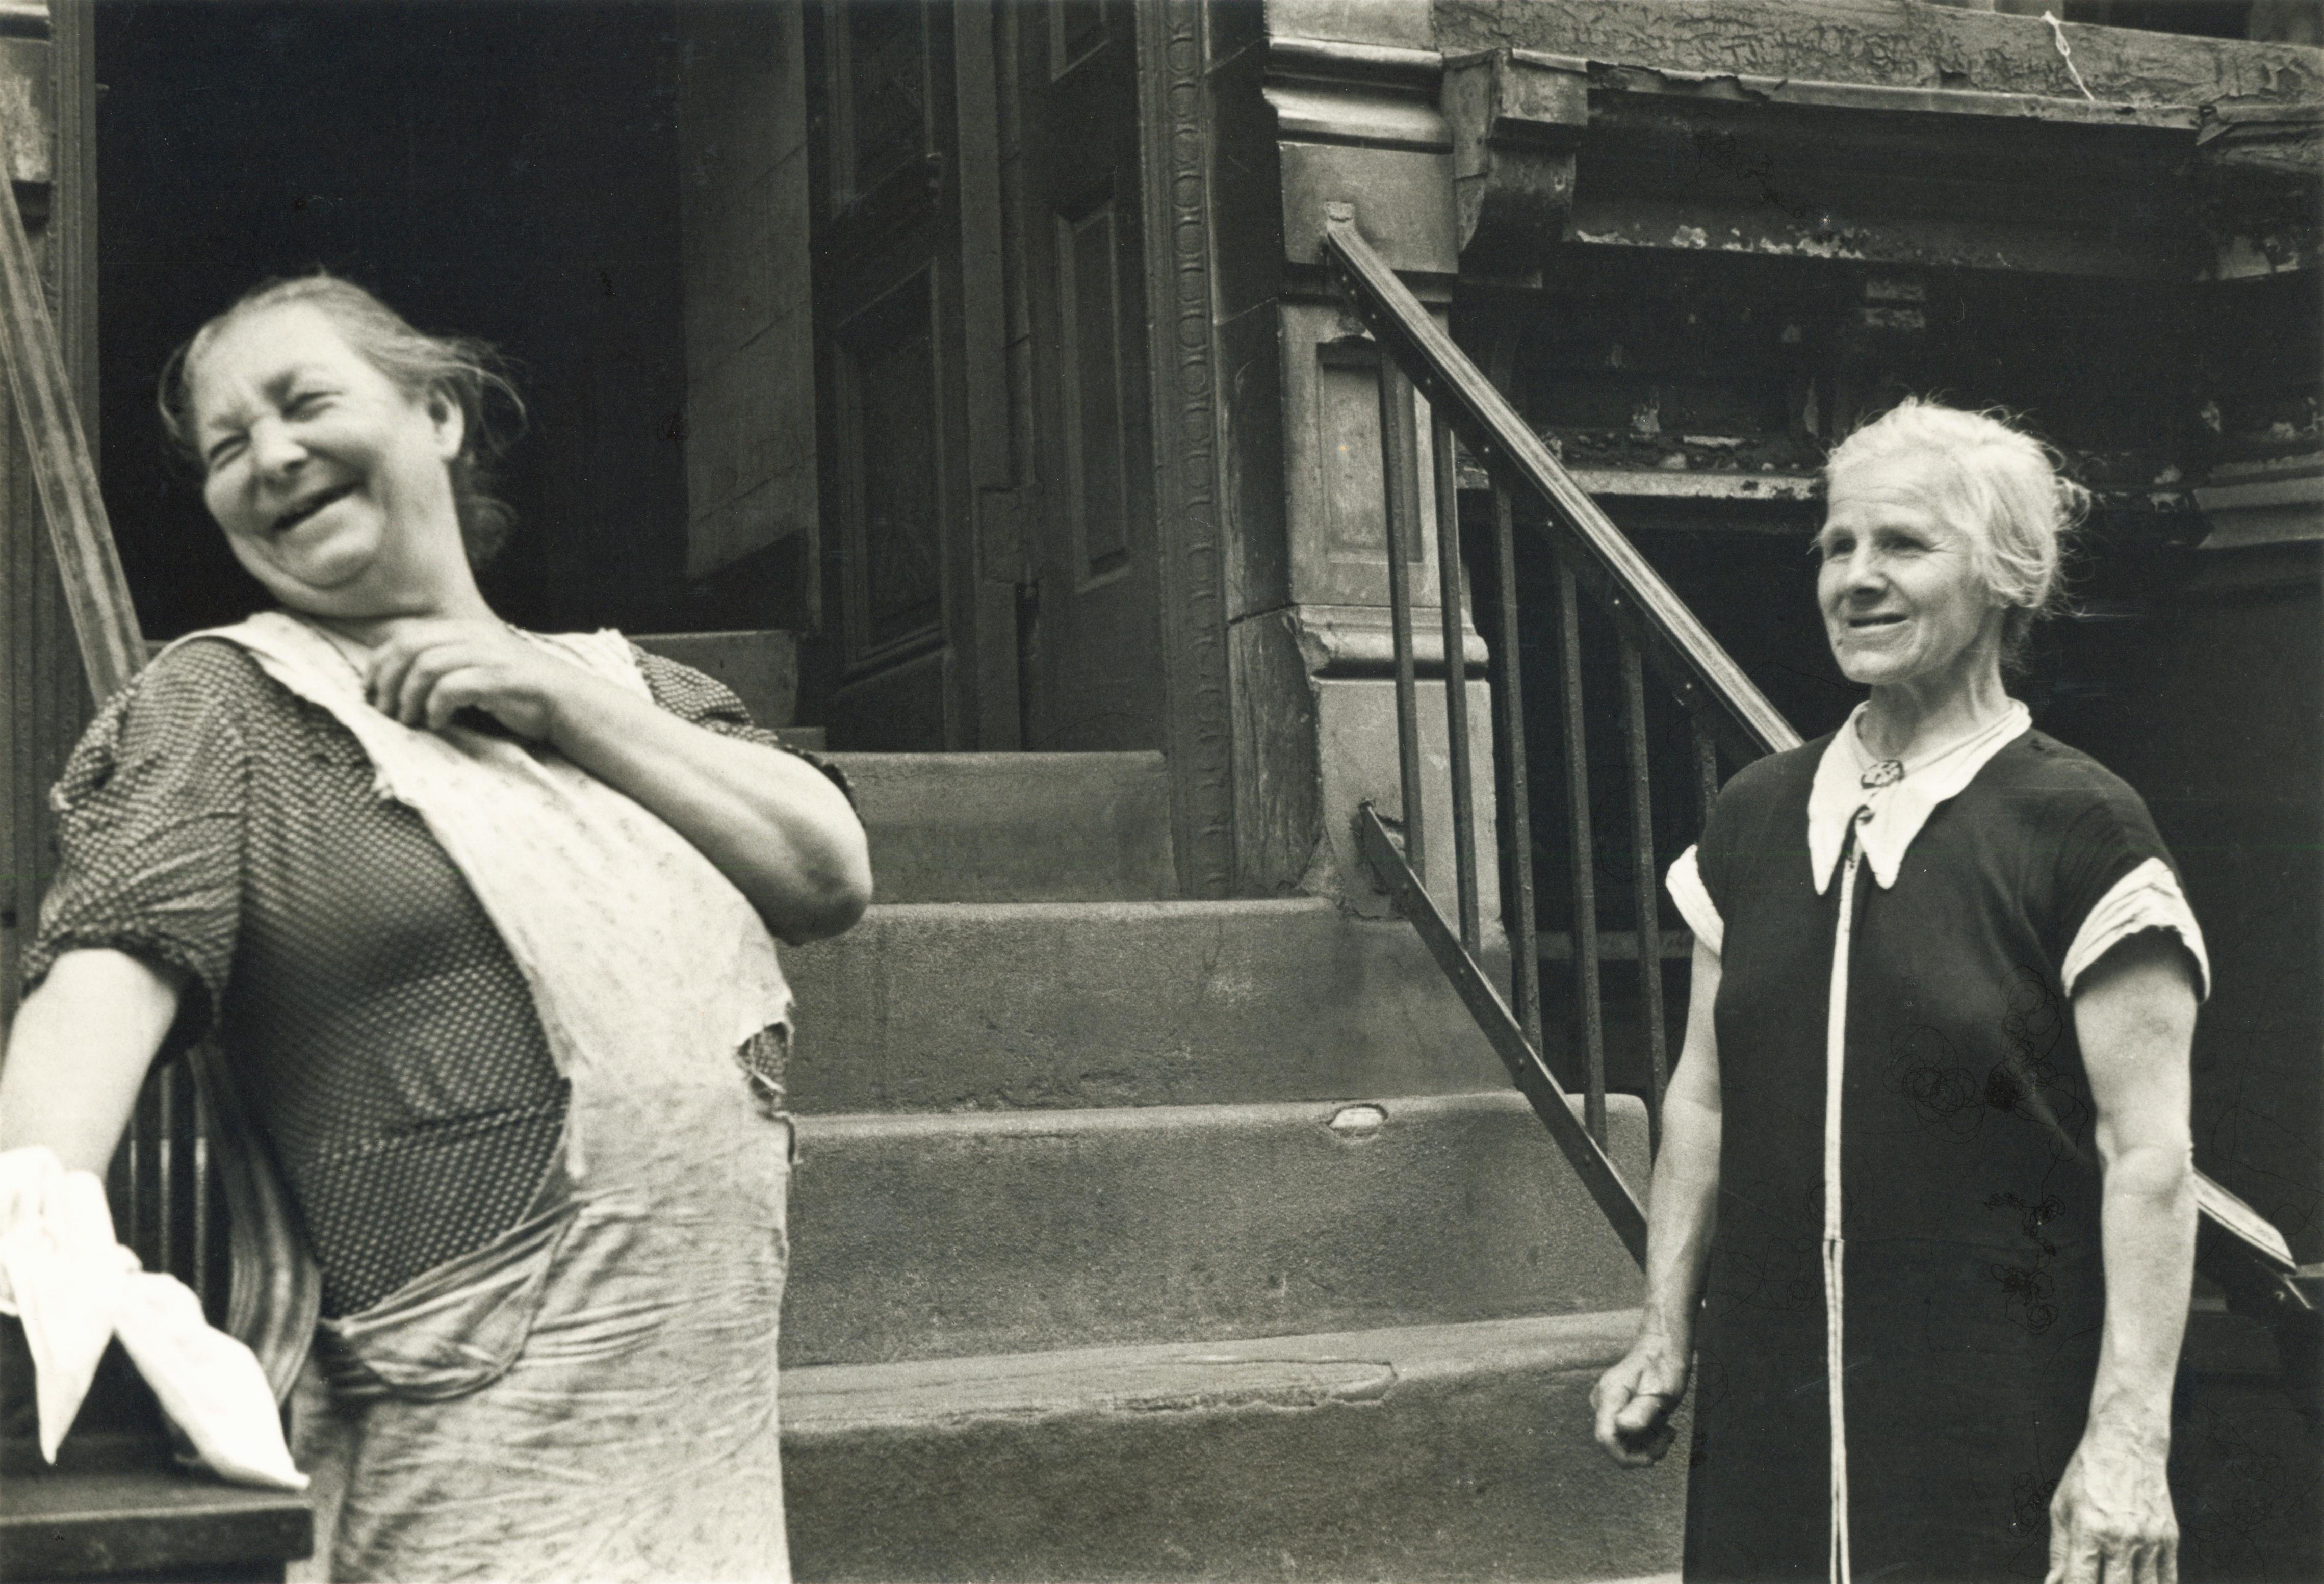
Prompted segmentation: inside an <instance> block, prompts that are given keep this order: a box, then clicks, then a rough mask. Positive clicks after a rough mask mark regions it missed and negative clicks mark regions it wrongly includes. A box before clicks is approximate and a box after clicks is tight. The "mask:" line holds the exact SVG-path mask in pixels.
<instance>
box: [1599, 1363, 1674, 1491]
mask: <svg viewBox="0 0 2324 1584" xmlns="http://www.w3.org/2000/svg"><path fill="white" fill-rule="evenodd" d="M1686 1377H1687V1349H1685V1348H1683V1347H1681V1346H1677V1345H1674V1344H1673V1343H1672V1342H1670V1341H1668V1340H1665V1339H1664V1338H1661V1337H1640V1338H1639V1339H1638V1340H1637V1341H1636V1342H1635V1343H1633V1344H1631V1347H1630V1350H1629V1352H1628V1354H1626V1355H1624V1357H1623V1358H1622V1361H1621V1362H1620V1363H1619V1364H1617V1365H1616V1366H1614V1368H1611V1369H1609V1370H1608V1371H1607V1372H1606V1373H1605V1374H1603V1375H1601V1376H1600V1377H1598V1384H1597V1385H1596V1386H1593V1387H1591V1391H1590V1405H1591V1408H1593V1409H1595V1410H1596V1411H1597V1414H1598V1444H1599V1445H1600V1446H1601V1447H1603V1448H1605V1449H1606V1455H1607V1456H1608V1457H1609V1458H1611V1459H1613V1460H1614V1461H1616V1462H1617V1463H1619V1464H1620V1465H1622V1467H1623V1468H1625V1469H1644V1468H1646V1466H1647V1465H1649V1464H1652V1463H1658V1462H1660V1461H1661V1460H1662V1456H1663V1454H1664V1453H1665V1452H1666V1451H1668V1450H1670V1444H1671V1437H1672V1434H1673V1432H1672V1430H1671V1424H1670V1416H1671V1414H1672V1411H1673V1410H1674V1409H1675V1408H1677V1406H1678V1404H1679V1400H1680V1399H1681V1398H1683V1397H1684V1396H1685V1395H1686Z"/></svg>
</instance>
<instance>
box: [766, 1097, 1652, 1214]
mask: <svg viewBox="0 0 2324 1584" xmlns="http://www.w3.org/2000/svg"><path fill="white" fill-rule="evenodd" d="M1565 1101H1566V1105H1567V1107H1568V1108H1569V1109H1570V1110H1572V1112H1573V1114H1574V1115H1575V1116H1577V1117H1578V1116H1580V1115H1582V1097H1581V1096H1580V1095H1578V1094H1569V1095H1567V1096H1566V1097H1565ZM1606 1103H1607V1105H1609V1107H1614V1108H1625V1107H1627V1108H1629V1109H1632V1110H1639V1111H1643V1110H1645V1108H1646V1102H1645V1101H1643V1100H1640V1099H1639V1098H1638V1097H1637V1095H1634V1094H1609V1095H1608V1096H1607V1097H1606ZM1530 1109H1531V1102H1530V1101H1527V1100H1526V1098H1525V1096H1523V1095H1522V1094H1519V1093H1518V1092H1517V1091H1516V1090H1514V1089H1471V1090H1463V1091H1455V1092H1453V1093H1450V1094H1351V1095H1347V1096H1344V1097H1339V1096H1334V1097H1330V1098H1326V1099H1322V1100H1263V1101H1208V1102H1203V1103H1197V1104H1193V1105H1156V1106H1086V1107H1078V1108H1067V1107H1060V1108H1058V1109H1056V1110H1044V1109H1040V1108H1037V1107H1026V1108H1024V1109H1021V1110H973V1111H972V1110H964V1111H820V1112H818V1111H803V1112H799V1113H797V1114H795V1115H794V1116H793V1117H792V1118H791V1121H792V1123H793V1125H794V1126H795V1127H796V1128H797V1129H798V1144H799V1149H800V1151H801V1152H802V1158H806V1152H807V1151H808V1150H810V1149H812V1148H813V1147H815V1146H816V1145H818V1144H832V1143H853V1142H856V1141H859V1140H864V1139H912V1138H938V1137H942V1138H961V1137H988V1138H998V1137H1019V1138H1022V1137H1054V1136H1056V1135H1060V1134H1068V1133H1070V1134H1075V1135H1079V1136H1082V1137H1088V1136H1091V1135H1095V1134H1104V1133H1136V1132H1148V1131H1155V1132H1167V1131H1171V1130H1175V1129H1176V1128H1180V1127H1182V1126H1184V1125H1185V1124H1187V1123H1190V1122H1192V1123H1209V1124H1213V1125H1216V1126H1219V1127H1231V1128H1249V1129H1250V1130H1251V1131H1253V1132H1263V1131H1266V1130H1268V1129H1269V1128H1279V1127H1281V1126H1282V1125H1284V1124H1286V1123H1292V1124H1296V1123H1300V1122H1313V1123H1314V1124H1315V1125H1316V1126H1317V1127H1320V1128H1330V1129H1332V1130H1333V1132H1335V1133H1337V1134H1339V1135H1340V1136H1341V1137H1343V1138H1346V1139H1349V1140H1351V1141H1360V1140H1361V1139H1363V1138H1364V1137H1367V1136H1368V1135H1370V1134H1374V1133H1377V1132H1378V1131H1379V1129H1380V1128H1383V1127H1386V1126H1388V1125H1389V1124H1391V1123H1402V1122H1405V1121H1407V1120H1409V1121H1425V1120H1427V1119H1432V1118H1438V1117H1451V1116H1457V1115H1460V1114H1462V1113H1466V1112H1474V1111H1480V1110H1483V1111H1502V1110H1530ZM1645 1187H1646V1184H1644V1183H1632V1184H1631V1188H1632V1191H1633V1192H1634V1193H1639V1194H1641V1196H1643V1194H1644V1191H1645ZM1576 1191H1577V1192H1579V1190H1578V1188H1577V1190H1576Z"/></svg>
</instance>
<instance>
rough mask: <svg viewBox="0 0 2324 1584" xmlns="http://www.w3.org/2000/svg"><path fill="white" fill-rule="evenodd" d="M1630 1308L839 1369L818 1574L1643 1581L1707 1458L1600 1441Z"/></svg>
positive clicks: (792, 1380)
mask: <svg viewBox="0 0 2324 1584" xmlns="http://www.w3.org/2000/svg"><path fill="white" fill-rule="evenodd" d="M1636 1326H1637V1312H1635V1311H1613V1312H1595V1313H1589V1314H1572V1315H1556V1316H1548V1317H1540V1316H1532V1317H1523V1318H1517V1319H1508V1320H1495V1321H1485V1322H1471V1323H1466V1324H1444V1325H1417V1326H1408V1327H1397V1328H1387V1329H1380V1330H1373V1331H1340V1332H1329V1333H1321V1334H1308V1335H1303V1336H1283V1337H1271V1338H1268V1339H1265V1340H1256V1341H1242V1342H1207V1341H1206V1342H1180V1343H1168V1344H1160V1345H1149V1346H1142V1347H1122V1348H1084V1349H1067V1350H1062V1351H1056V1352H1047V1353H1031V1354H1016V1355H1006V1356H985V1357H980V1358H960V1359H943V1360H916V1361H912V1362H908V1363H901V1364H880V1365H827V1366H822V1367H818V1368H802V1369H792V1370H788V1371H786V1372H785V1373H784V1375H783V1377H782V1393H783V1398H782V1401H783V1415H784V1428H783V1458H784V1474H785V1479H784V1485H785V1489H786V1492H787V1499H788V1511H789V1514H790V1520H791V1554H792V1560H793V1564H794V1567H795V1569H796V1571H797V1576H798V1578H799V1579H801V1580H802V1581H803V1584H808V1581H818V1580H846V1579H862V1580H885V1581H888V1584H906V1581H908V1580H919V1579H1008V1580H1043V1579H1057V1580H1062V1579H1083V1580H1100V1579H1144V1580H1163V1579H1245V1580H1248V1579H1412V1580H1421V1579H1427V1580H1442V1581H1447V1584H1450V1581H1452V1580H1463V1579H1501V1580H1512V1581H1516V1580H1538V1581H1546V1580H1550V1579H1576V1580H1581V1579H1591V1580H1607V1579H1636V1578H1637V1577H1639V1576H1641V1575H1653V1574H1660V1573H1667V1572H1668V1571H1669V1570H1673V1569H1674V1568H1675V1567H1676V1566H1677V1565H1678V1560H1679V1559H1678V1545H1679V1537H1680V1535H1681V1533H1682V1530H1683V1506H1684V1499H1685V1497H1684V1489H1685V1472H1686V1459H1685V1455H1684V1452H1683V1448H1684V1447H1685V1446H1686V1445H1687V1441H1688V1437H1687V1434H1686V1426H1685V1425H1684V1424H1683V1423H1682V1424H1681V1425H1680V1427H1679V1428H1680V1434H1679V1440H1678V1443H1677V1444H1678V1448H1679V1449H1682V1450H1678V1451H1675V1452H1674V1455H1673V1456H1671V1457H1669V1458H1666V1459H1665V1460H1664V1461H1663V1463H1662V1464H1661V1465H1660V1466H1658V1467H1656V1468H1655V1469H1652V1470H1650V1471H1635V1470H1626V1469H1617V1468H1615V1467H1614V1466H1613V1465H1612V1464H1611V1463H1609V1461H1608V1460H1606V1458H1605V1457H1604V1455H1603V1454H1601V1453H1600V1451H1599V1450H1598V1449H1597V1447H1596V1446H1595V1445H1594V1444H1593V1443H1592V1441H1591V1436H1590V1409H1589V1396H1590V1388H1591V1384H1592V1383H1593V1382H1594V1381H1595V1380H1596V1379H1597V1377H1598V1376H1599V1374H1600V1372H1601V1371H1603V1370H1604V1369H1605V1368H1606V1367H1607V1366H1608V1365H1609V1364H1611V1363H1613V1362H1614V1360H1615V1359H1617V1358H1619V1357H1620V1356H1621V1354H1622V1351H1623V1349H1625V1348H1626V1347H1627V1346H1628V1342H1629V1340H1630V1337H1631V1335H1632V1333H1633V1331H1634V1330H1635V1328H1636Z"/></svg>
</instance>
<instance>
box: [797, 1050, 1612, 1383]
mask: <svg viewBox="0 0 2324 1584" xmlns="http://www.w3.org/2000/svg"><path fill="white" fill-rule="evenodd" d="M1577 1109H1578V1108H1577ZM1608 1113H1609V1123H1610V1127H1609V1142H1610V1144H1611V1153H1612V1155H1613V1156H1614V1159H1615V1162H1616V1164H1617V1165H1618V1167H1619V1168H1620V1169H1621V1171H1622V1173H1623V1174H1624V1176H1625V1177H1626V1178H1627V1179H1628V1180H1629V1181H1630V1182H1631V1183H1634V1184H1636V1185H1637V1189H1638V1191H1639V1192H1640V1193H1641V1195H1642V1196H1643V1193H1644V1189H1645V1181H1646V1109H1645V1107H1644V1105H1643V1104H1641V1103H1640V1102H1639V1101H1637V1099H1636V1098H1635V1097H1632V1096H1628V1095H1613V1096H1610V1097H1609V1106H1608ZM798 1139H799V1165H798V1173H797V1175H796V1176H795V1178H794V1180H793V1184H792V1191H791V1211H790V1231H791V1248H792V1264H791V1274H790V1281H789V1284H788V1297H787V1299H786V1303H785V1309H784V1317H783V1358H784V1361H785V1362H786V1363H787V1364H792V1365H807V1364H840V1363H869V1362H877V1361H881V1360H885V1359H894V1358H936V1357H945V1356H959V1355H965V1354H989V1353H1020V1352H1030V1351H1034V1350H1037V1349H1049V1348H1059V1347H1076V1346H1086V1345H1091V1344H1099V1343H1123V1344H1127V1343H1144V1342H1162V1341H1169V1340H1179V1339H1184V1338H1187V1337H1203V1338H1208V1339H1214V1340H1215V1339H1223V1338H1229V1337H1250V1336H1260V1335H1267V1334H1270V1333H1275V1332H1283V1331H1351V1330H1357V1329H1364V1330H1371V1329H1377V1328H1381V1327H1389V1326H1397V1325H1410V1324H1416V1323H1420V1322H1443V1321H1461V1320H1477V1319H1486V1318H1491V1317H1500V1316H1508V1315H1517V1314H1549V1313H1569V1314H1570V1313H1577V1312H1587V1311H1594V1310H1607V1309H1619V1308H1627V1307H1629V1306H1631V1305H1634V1304H1636V1303H1638V1302H1639V1297H1640V1277H1639V1275H1638V1268H1637V1265H1636V1264H1634V1263H1633V1262H1632V1261H1631V1259H1630V1257H1629V1255H1628V1252H1627V1251H1625V1250H1624V1248H1622V1245H1621V1242H1620V1240H1619V1239H1617V1238H1616V1237H1615V1236H1614V1234H1613V1232H1612V1230H1611V1229H1609V1228H1608V1226H1607V1225H1606V1221H1605V1218H1604V1217H1603V1216H1601V1215H1600V1213H1599V1212H1598V1210H1597V1207H1596V1206H1595V1205H1594V1204H1592V1203H1591V1201H1590V1199H1589V1196H1588V1195H1587V1194H1585V1193H1582V1191H1581V1190H1580V1188H1579V1186H1578V1185H1577V1184H1576V1183H1575V1181H1574V1178H1573V1174H1572V1169H1571V1168H1570V1167H1569V1166H1568V1165H1566V1162H1565V1160H1564V1158H1563V1156H1561V1155H1560V1154H1559V1153H1558V1150H1557V1148H1556V1147H1555V1146H1554V1145H1553V1144H1552V1143H1551V1142H1550V1139H1549V1136H1548V1134H1547V1132H1546V1131H1545V1129H1544V1128H1543V1127H1542V1125H1541V1122H1540V1120H1539V1119H1537V1118H1536V1117H1535V1116H1534V1114H1533V1111H1532V1110H1531V1109H1530V1108H1529V1107H1528V1106H1527V1105H1526V1101H1525V1099H1524V1097H1523V1096H1521V1095H1519V1094H1517V1093H1516V1092H1515V1091H1508V1090H1503V1091H1490V1092H1486V1093H1478V1094H1463V1095H1431V1096H1417V1097H1412V1098H1396V1099H1387V1100H1377V1101H1353V1102H1339V1103H1323V1102H1316V1101H1300V1102H1290V1103H1277V1104H1261V1105H1214V1106H1150V1107H1138V1108H1125V1109H1121V1110H1097V1111H1013V1112H1003V1113H991V1112H985V1113H965V1114H956V1115H948V1116H927V1115H885V1114H875V1115H869V1116H848V1117H805V1118H802V1119H800V1121H799V1135H798Z"/></svg>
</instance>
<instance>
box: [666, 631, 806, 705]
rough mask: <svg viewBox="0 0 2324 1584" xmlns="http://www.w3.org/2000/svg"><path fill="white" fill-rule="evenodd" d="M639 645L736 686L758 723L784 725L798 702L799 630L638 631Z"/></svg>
mask: <svg viewBox="0 0 2324 1584" xmlns="http://www.w3.org/2000/svg"><path fill="white" fill-rule="evenodd" d="M631 641H632V642H634V643H635V644H636V645H637V646H638V647H639V648H640V649H645V650H647V651H649V652H650V653H652V654H658V655H659V656H661V657H662V658H664V659H669V660H676V661H678V664H680V665H682V666H692V667H693V668H695V669H696V670H697V671H706V672H708V673H709V674H710V675H711V676H713V677H716V678H717V679H718V680H719V681H721V682H724V684H726V686H729V687H731V688H733V690H734V695H735V696H736V697H738V698H740V699H741V700H742V705H743V707H744V708H746V709H748V710H749V711H750V712H751V718H752V720H754V721H756V722H757V723H759V724H760V725H761V726H767V727H778V726H788V725H789V724H790V723H791V716H792V714H794V713H795V712H796V711H797V709H798V634H796V633H791V632H784V631H779V630H776V629H773V628H762V629H759V630H756V631H742V632H642V633H636V634H633V635H632V640H631Z"/></svg>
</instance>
